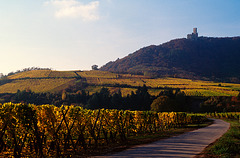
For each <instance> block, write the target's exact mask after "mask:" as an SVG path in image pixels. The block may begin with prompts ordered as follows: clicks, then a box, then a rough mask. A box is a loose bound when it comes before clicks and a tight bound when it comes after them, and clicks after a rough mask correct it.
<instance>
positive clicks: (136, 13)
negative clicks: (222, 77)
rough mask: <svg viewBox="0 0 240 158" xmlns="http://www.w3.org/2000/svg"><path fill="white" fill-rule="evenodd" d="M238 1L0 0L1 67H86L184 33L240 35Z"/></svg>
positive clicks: (102, 63)
mask: <svg viewBox="0 0 240 158" xmlns="http://www.w3.org/2000/svg"><path fill="white" fill-rule="evenodd" d="M239 8H240V1H239V0H151V1H149V0H0V72H2V73H4V74H6V73H9V72H11V71H16V70H19V69H23V68H26V67H32V66H35V67H47V68H53V69H56V70H88V69H91V66H92V65H94V64H97V65H99V67H100V66H102V65H104V64H105V63H107V62H109V61H113V60H116V59H117V58H122V57H124V56H126V55H128V54H129V53H133V52H134V51H136V50H138V49H140V48H142V47H145V46H148V45H152V44H155V45H159V44H161V43H164V42H167V41H169V40H171V39H175V38H183V37H186V35H187V34H188V33H191V32H192V28H193V27H197V28H198V32H199V35H200V36H212V37H225V36H240V9H239Z"/></svg>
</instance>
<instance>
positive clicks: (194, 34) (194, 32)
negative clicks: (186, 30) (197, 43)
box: [187, 27, 198, 40]
mask: <svg viewBox="0 0 240 158" xmlns="http://www.w3.org/2000/svg"><path fill="white" fill-rule="evenodd" d="M187 39H190V40H197V39H198V33H197V28H196V27H195V28H193V33H192V34H188V35H187Z"/></svg>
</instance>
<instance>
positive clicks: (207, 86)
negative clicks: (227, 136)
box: [0, 70, 240, 96]
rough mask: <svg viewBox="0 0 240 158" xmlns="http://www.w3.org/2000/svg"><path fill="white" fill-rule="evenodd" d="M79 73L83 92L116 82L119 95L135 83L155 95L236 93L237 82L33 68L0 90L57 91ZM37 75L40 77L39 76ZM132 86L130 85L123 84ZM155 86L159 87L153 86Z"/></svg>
mask: <svg viewBox="0 0 240 158" xmlns="http://www.w3.org/2000/svg"><path fill="white" fill-rule="evenodd" d="M79 76H81V77H82V78H84V79H85V80H86V81H85V82H87V83H88V84H89V86H88V87H87V88H86V90H87V91H89V92H90V94H91V93H94V92H96V91H99V90H100V89H101V87H103V86H104V87H107V88H109V89H110V91H111V92H112V93H114V92H117V91H118V90H119V85H125V88H121V91H122V94H123V95H127V94H130V93H131V91H135V90H136V88H134V87H137V86H143V85H144V84H145V85H146V86H149V87H152V88H153V89H149V92H150V93H151V94H152V95H157V94H159V92H160V91H161V90H162V89H160V88H167V87H168V88H180V89H181V90H182V91H184V92H185V93H186V94H187V95H189V96H236V95H238V91H237V90H239V89H240V84H232V83H215V82H210V81H198V80H189V79H180V78H158V79H150V78H148V77H146V76H139V75H130V74H115V73H110V72H105V71H51V70H33V71H28V72H22V73H18V74H15V75H12V76H9V77H8V78H9V79H12V82H10V83H7V84H4V85H1V86H0V93H15V92H16V91H17V90H18V89H19V90H24V89H28V88H29V89H31V90H32V91H35V92H56V91H61V90H63V89H65V88H67V87H68V86H72V85H74V82H75V80H76V79H75V77H79ZM40 78H41V79H40ZM126 85H128V86H132V87H126ZM157 88H159V89H157Z"/></svg>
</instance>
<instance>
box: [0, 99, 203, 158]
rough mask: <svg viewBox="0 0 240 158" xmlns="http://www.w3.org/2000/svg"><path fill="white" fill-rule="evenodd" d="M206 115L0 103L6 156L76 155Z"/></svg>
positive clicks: (2, 146) (1, 145) (1, 148)
mask: <svg viewBox="0 0 240 158" xmlns="http://www.w3.org/2000/svg"><path fill="white" fill-rule="evenodd" d="M205 120H206V117H204V116H202V115H194V114H191V115H188V114H186V113H175V112H171V113H165V112H163V113H156V112H152V111H122V110H105V109H99V110H87V109H83V108H81V107H78V106H76V107H74V106H62V107H56V106H53V105H40V106H36V105H32V104H13V103H5V104H3V105H0V152H1V155H2V156H8V157H11V156H14V157H21V155H24V156H26V157H46V156H50V157H51V156H54V157H56V156H57V157H59V156H63V157H64V156H67V155H78V154H80V153H84V152H87V151H88V150H89V149H93V148H94V149H95V148H98V147H100V146H102V145H104V144H109V143H117V142H124V141H126V140H127V139H128V137H130V136H137V135H139V134H142V133H145V134H147V133H156V132H158V131H166V130H168V129H171V128H177V127H183V126H185V125H187V124H191V123H197V124H199V123H202V122H203V121H205Z"/></svg>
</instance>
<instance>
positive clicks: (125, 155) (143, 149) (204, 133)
mask: <svg viewBox="0 0 240 158" xmlns="http://www.w3.org/2000/svg"><path fill="white" fill-rule="evenodd" d="M229 127H230V124H229V123H227V122H225V121H222V120H216V119H214V123H213V124H212V125H210V126H208V127H205V128H201V129H198V130H194V131H191V132H187V133H185V134H182V135H179V136H175V137H171V138H168V139H164V140H160V141H157V142H154V143H151V144H146V145H139V146H136V147H133V148H130V149H127V150H125V151H122V152H119V153H115V154H112V155H105V156H95V158H103V157H107V158H119V157H121V158H136V157H137V158H141V157H144V158H146V157H148V158H157V157H165V158H168V157H169V158H170V157H174V158H180V157H181V158H188V157H194V156H196V155H197V154H199V153H201V152H202V151H203V149H204V148H205V147H207V146H208V145H209V144H210V143H212V142H214V141H215V140H216V139H218V138H220V137H221V136H222V135H223V134H224V133H225V132H226V131H227V130H228V129H229Z"/></svg>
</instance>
